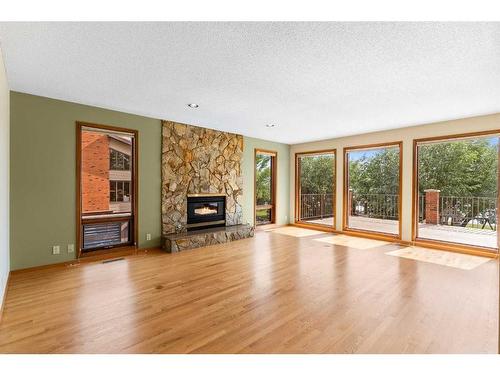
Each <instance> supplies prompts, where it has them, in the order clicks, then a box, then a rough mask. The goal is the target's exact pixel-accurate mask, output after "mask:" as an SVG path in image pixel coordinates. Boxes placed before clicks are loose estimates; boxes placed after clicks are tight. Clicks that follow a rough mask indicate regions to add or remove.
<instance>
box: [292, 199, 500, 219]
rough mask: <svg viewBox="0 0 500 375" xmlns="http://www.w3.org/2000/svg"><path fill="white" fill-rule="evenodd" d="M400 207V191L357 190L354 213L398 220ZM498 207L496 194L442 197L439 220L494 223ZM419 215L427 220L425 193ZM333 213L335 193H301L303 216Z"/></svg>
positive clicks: (319, 215) (419, 204)
mask: <svg viewBox="0 0 500 375" xmlns="http://www.w3.org/2000/svg"><path fill="white" fill-rule="evenodd" d="M398 207H399V196H398V195H397V194H361V193H353V195H352V201H351V215H353V216H364V217H371V218H378V219H389V220H398V219H399V213H398ZM497 211H498V210H497V198H495V197H456V196H441V197H439V223H440V224H442V225H454V226H459V225H464V226H465V225H474V223H476V222H480V221H481V219H483V218H487V219H488V221H489V222H490V223H491V224H492V225H496V223H497V221H498V215H497ZM418 215H419V222H421V223H422V222H424V221H425V195H424V194H419V196H418ZM332 216H333V194H332V193H325V194H301V195H300V219H301V220H310V219H323V218H328V217H332ZM476 224H477V223H476ZM478 225H479V224H478ZM481 226H482V224H481Z"/></svg>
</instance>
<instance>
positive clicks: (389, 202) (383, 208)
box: [351, 193, 399, 220]
mask: <svg viewBox="0 0 500 375" xmlns="http://www.w3.org/2000/svg"><path fill="white" fill-rule="evenodd" d="M398 207H399V196H398V195H397V194H362V193H353V194H352V201H351V215H353V216H364V217H372V218H376V219H389V220H398V218H399V210H398Z"/></svg>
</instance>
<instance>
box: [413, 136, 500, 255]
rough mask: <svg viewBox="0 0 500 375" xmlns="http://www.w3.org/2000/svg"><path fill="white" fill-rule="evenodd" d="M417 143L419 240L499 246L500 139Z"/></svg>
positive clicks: (456, 138)
mask: <svg viewBox="0 0 500 375" xmlns="http://www.w3.org/2000/svg"><path fill="white" fill-rule="evenodd" d="M499 135H500V134H498V133H491V134H476V135H474V134H469V135H467V134H465V135H458V136H453V137H441V138H431V139H420V140H416V141H415V148H414V152H415V155H414V157H415V172H414V178H415V181H416V185H415V191H414V202H415V213H416V215H415V218H414V220H415V224H414V237H415V238H416V239H417V240H422V241H432V242H444V243H449V244H452V245H453V244H456V245H459V246H472V247H481V248H486V249H491V250H492V251H496V249H498V234H497V231H498V230H497V223H498V161H499V157H498V151H499V148H498V137H499Z"/></svg>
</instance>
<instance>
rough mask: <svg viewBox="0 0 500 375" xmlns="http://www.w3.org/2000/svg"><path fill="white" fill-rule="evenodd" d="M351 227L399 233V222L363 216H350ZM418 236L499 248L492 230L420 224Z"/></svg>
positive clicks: (329, 222)
mask: <svg viewBox="0 0 500 375" xmlns="http://www.w3.org/2000/svg"><path fill="white" fill-rule="evenodd" d="M304 222H306V223H312V224H323V225H332V223H333V219H332V218H331V217H330V218H323V219H315V220H305V221H304ZM349 227H350V228H353V229H364V230H370V231H374V232H383V233H394V234H397V233H398V221H397V220H384V219H374V218H368V217H362V216H350V217H349ZM418 236H419V237H420V238H426V239H431V240H439V241H447V242H457V243H462V244H467V245H473V246H482V247H491V248H496V247H497V234H496V231H495V230H491V229H489V228H488V229H477V228H464V227H455V226H451V225H433V224H419V225H418Z"/></svg>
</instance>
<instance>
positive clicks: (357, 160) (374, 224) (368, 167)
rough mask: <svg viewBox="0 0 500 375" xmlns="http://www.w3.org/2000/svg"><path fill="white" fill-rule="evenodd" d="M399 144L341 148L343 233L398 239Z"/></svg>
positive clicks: (399, 231) (399, 206)
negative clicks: (359, 233) (344, 231)
mask: <svg viewBox="0 0 500 375" xmlns="http://www.w3.org/2000/svg"><path fill="white" fill-rule="evenodd" d="M401 148H402V144H401V142H394V143H385V144H378V145H369V146H361V147H348V148H345V149H344V230H346V231H357V232H373V233H375V234H376V233H378V234H383V235H390V236H395V237H398V238H400V235H401V230H400V227H401V226H400V215H401Z"/></svg>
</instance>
